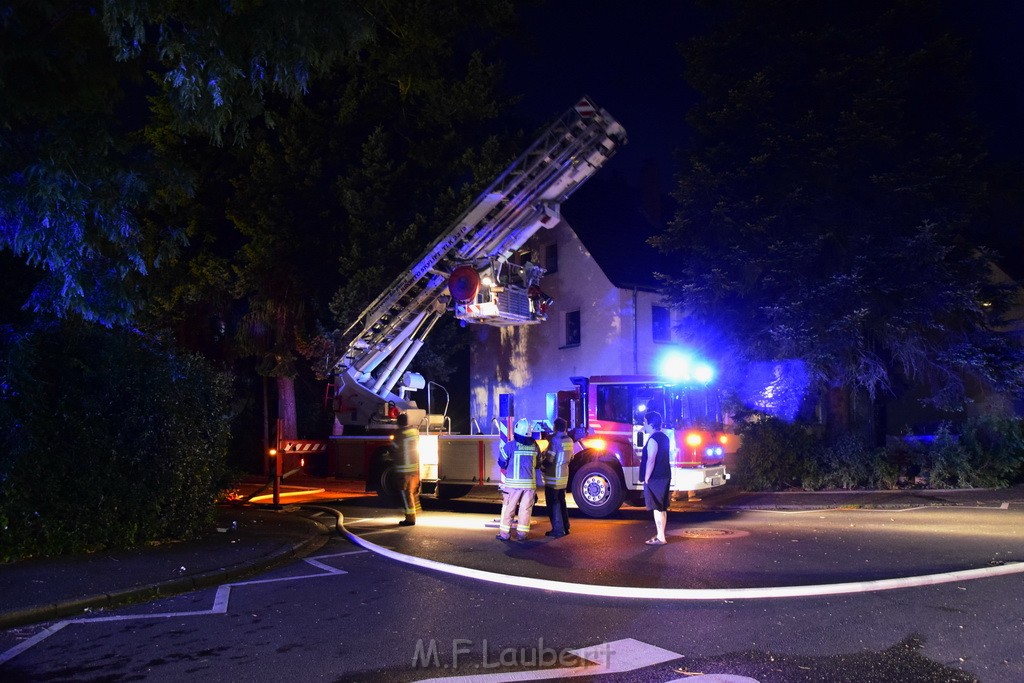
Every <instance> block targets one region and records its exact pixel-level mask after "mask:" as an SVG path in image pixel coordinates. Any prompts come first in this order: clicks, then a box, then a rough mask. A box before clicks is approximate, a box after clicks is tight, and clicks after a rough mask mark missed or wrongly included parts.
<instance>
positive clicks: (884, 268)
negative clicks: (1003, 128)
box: [654, 0, 1024, 421]
mask: <svg viewBox="0 0 1024 683" xmlns="http://www.w3.org/2000/svg"><path fill="white" fill-rule="evenodd" d="M711 6H712V9H713V11H716V12H717V15H716V19H717V23H715V28H714V30H713V31H711V32H710V33H709V34H708V35H706V36H704V37H701V38H698V39H696V40H695V41H693V42H692V43H690V44H689V45H688V46H686V47H685V49H684V55H685V57H686V61H687V67H688V74H687V75H688V79H689V81H690V82H691V84H692V85H693V86H694V88H695V89H696V90H697V91H698V92H699V93H700V95H701V96H702V98H703V101H702V104H701V105H700V106H698V107H697V108H696V109H695V110H694V111H693V112H692V113H691V123H692V124H693V126H694V128H695V130H696V140H695V144H694V146H693V148H692V150H691V151H690V153H689V159H688V163H687V165H686V166H685V167H684V168H683V169H682V171H681V173H680V176H679V185H678V188H677V192H676V194H677V198H678V200H679V202H680V209H679V212H678V214H677V216H676V217H675V219H674V220H673V222H672V223H671V225H670V226H669V227H668V228H667V229H666V230H665V231H664V233H663V234H661V235H660V236H658V237H657V238H655V240H654V242H655V243H656V246H658V247H660V248H661V249H663V250H665V251H667V252H671V253H672V254H673V255H674V256H675V257H676V258H677V261H676V262H677V263H678V270H677V271H675V272H672V273H667V274H666V277H665V282H666V293H667V295H668V296H669V297H670V299H671V300H672V301H673V302H674V303H675V305H676V306H678V307H680V308H682V309H683V310H685V311H686V312H687V313H688V317H687V322H686V323H685V325H684V330H683V331H684V333H685V334H686V335H688V336H689V338H690V339H691V340H694V341H696V342H698V343H705V344H708V345H709V346H712V345H714V346H716V347H717V348H719V349H721V350H722V351H723V357H724V359H734V360H738V361H774V360H781V359H787V358H798V359H802V360H803V361H805V362H806V363H807V365H808V366H809V367H810V369H811V371H812V376H813V378H814V380H815V381H816V385H817V386H818V387H819V388H821V389H832V390H835V389H843V390H846V391H856V390H862V391H864V392H865V393H866V394H867V395H868V396H869V397H871V398H876V397H879V396H884V395H887V394H889V393H891V392H892V391H894V390H895V388H896V387H897V386H898V385H899V384H900V382H901V381H903V380H906V381H913V382H925V383H927V384H928V385H929V386H930V387H931V388H932V391H931V394H930V399H931V401H932V402H933V403H934V404H936V405H940V406H944V407H961V406H962V405H963V403H964V401H965V387H966V383H968V382H971V381H979V382H982V383H984V384H985V385H986V386H994V387H998V388H1003V389H1010V390H1019V389H1020V388H1021V386H1024V385H1022V376H1021V367H1022V366H1021V364H1020V359H1021V355H1020V350H1019V349H1018V348H1017V347H1015V346H1013V345H1012V344H1011V343H1010V342H1009V340H1008V339H1007V338H1006V337H1005V336H1004V335H1002V334H1000V332H999V331H998V328H999V323H1000V320H999V315H1000V314H1001V313H1002V312H1004V311H1005V307H1004V305H1005V302H1006V291H1005V289H1003V288H1000V287H999V286H996V285H994V284H993V283H992V282H991V281H990V279H989V277H988V274H989V264H988V259H989V258H990V254H989V253H988V252H987V251H986V250H985V249H984V247H983V245H982V244H980V243H979V242H978V241H977V240H976V239H975V238H977V236H978V235H979V234H980V232H981V230H980V228H981V227H982V226H979V225H978V224H977V223H976V221H975V218H976V216H977V212H978V209H979V207H980V206H982V205H983V204H984V201H985V190H986V188H985V187H984V185H983V183H982V178H983V177H984V175H983V172H982V171H983V168H984V166H983V163H984V153H983V152H984V150H983V148H982V146H981V143H980V141H979V140H980V138H979V137H978V135H977V134H976V131H975V128H974V126H973V124H972V112H971V111H970V108H969V106H968V98H967V94H968V84H967V82H966V79H965V76H964V74H965V70H964V69H965V65H966V54H965V53H964V52H963V49H962V46H961V45H960V44H959V43H958V41H957V40H956V39H955V38H953V37H952V35H951V34H950V33H949V32H948V30H947V28H946V27H945V26H944V25H943V23H942V20H941V15H940V13H939V12H938V10H937V9H936V8H935V7H934V4H933V3H929V2H923V1H919V0H899V1H897V2H890V1H882V0H868V1H865V2H859V3H818V2H813V1H810V0H769V1H761V0H734V1H732V2H727V3H714V4H712V5H711ZM710 330H715V332H714V333H713V334H712V333H710V332H709V331H710ZM835 417H837V418H838V419H839V420H840V421H842V419H843V417H844V416H842V415H838V416H835Z"/></svg>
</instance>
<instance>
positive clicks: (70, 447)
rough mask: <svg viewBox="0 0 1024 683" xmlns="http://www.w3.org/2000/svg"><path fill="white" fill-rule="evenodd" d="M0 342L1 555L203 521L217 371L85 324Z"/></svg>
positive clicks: (220, 445) (132, 536)
mask: <svg viewBox="0 0 1024 683" xmlns="http://www.w3.org/2000/svg"><path fill="white" fill-rule="evenodd" d="M0 343H2V352H3V355H2V357H0V362H2V366H0V382H2V384H0V390H2V395H0V399H2V402H0V434H2V440H3V447H2V450H0V555H2V557H0V559H2V560H10V559H12V558H17V557H20V556H27V555H53V554H62V553H69V552H78V551H87V550H94V549H99V548H129V547H134V546H138V545H141V544H145V543H148V542H153V541H160V540H165V539H184V538H189V537H193V536H195V535H197V534H198V533H200V532H201V531H204V530H205V529H206V528H207V525H208V523H209V522H210V521H211V516H212V512H213V502H214V500H215V498H216V496H217V494H218V492H219V491H220V490H221V488H222V485H223V484H224V483H225V481H224V478H225V467H224V462H225V455H226V444H227V422H226V420H225V415H226V413H227V406H228V384H227V381H226V378H225V377H224V376H223V375H221V374H218V373H216V372H214V371H212V370H211V369H210V367H209V365H208V364H207V363H206V362H205V361H203V360H202V359H201V358H199V357H197V356H189V355H178V354H176V353H174V352H173V351H170V350H168V349H167V348H166V347H164V346H163V345H162V344H161V343H160V342H158V341H154V340H151V339H147V338H144V337H142V336H140V335H138V334H131V333H115V332H111V331H110V330H107V329H105V328H102V327H99V326H94V325H89V324H84V323H74V322H65V323H60V324H54V325H50V326H48V327H45V328H41V329H37V330H34V331H32V332H28V333H22V334H15V333H14V332H12V331H11V330H7V331H6V333H5V334H4V335H3V338H2V340H0Z"/></svg>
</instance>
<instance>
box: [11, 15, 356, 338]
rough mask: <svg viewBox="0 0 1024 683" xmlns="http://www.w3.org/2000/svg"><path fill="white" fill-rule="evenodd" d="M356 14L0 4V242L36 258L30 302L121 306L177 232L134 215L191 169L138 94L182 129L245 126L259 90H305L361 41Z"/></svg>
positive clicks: (68, 309) (59, 311)
mask: <svg viewBox="0 0 1024 683" xmlns="http://www.w3.org/2000/svg"><path fill="white" fill-rule="evenodd" d="M362 26H363V25H362V23H361V21H360V16H359V14H358V13H357V6H356V5H355V3H350V2H340V1H334V0H320V1H308V0H281V1H280V2H241V3H238V2H236V3H220V2H215V1H214V0H206V1H204V2H199V3H195V2H164V1H162V0H148V1H143V2H128V1H127V0H102V1H101V2H90V1H88V0H82V1H80V2H63V1H60V0H39V1H38V2H36V1H32V2H28V1H18V2H13V3H8V4H6V5H5V6H4V7H3V9H2V11H0V42H2V44H3V46H4V48H3V51H2V54H0V88H2V90H3V93H4V97H3V98H0V131H2V137H0V248H4V249H9V250H11V251H12V252H13V253H14V254H15V255H16V256H18V257H19V258H22V259H24V260H25V261H26V262H27V263H29V264H30V265H32V266H34V267H35V268H36V269H37V272H38V275H39V281H38V286H37V287H36V288H35V290H34V291H33V293H32V295H31V297H30V298H29V301H28V306H29V307H31V308H32V309H34V310H36V311H38V312H45V313H52V314H56V315H61V316H62V315H66V314H69V313H71V314H77V315H81V316H82V317H84V318H86V319H88V320H94V321H98V322H101V323H104V324H108V325H111V324H116V323H122V322H126V321H128V320H130V319H131V318H132V316H133V315H134V313H135V312H136V308H137V303H138V302H137V300H136V298H135V297H134V296H133V293H132V288H131V287H130V286H129V283H128V280H129V279H130V278H129V276H130V275H131V274H134V273H138V274H145V273H147V272H149V271H150V270H151V269H152V267H153V266H154V265H157V264H158V263H159V261H158V260H157V259H156V256H158V255H160V254H164V253H166V252H167V250H168V248H170V247H173V246H174V245H175V244H178V243H180V242H181V240H182V239H183V235H182V233H181V231H180V229H179V226H174V225H165V226H160V227H159V229H158V230H155V231H145V230H143V229H142V227H141V226H140V224H139V214H140V213H141V212H142V211H143V210H145V208H146V206H147V204H148V202H149V201H150V200H151V199H152V198H153V197H154V196H156V195H157V194H158V193H159V191H160V190H159V189H158V188H165V187H168V186H174V185H177V184H178V183H180V182H182V181H183V180H187V178H184V177H183V176H181V174H179V173H176V172H174V169H168V168H166V167H162V166H160V165H159V164H157V163H155V158H154V156H153V155H152V150H150V149H149V148H147V146H146V145H145V143H144V139H142V138H141V137H140V136H139V135H138V132H139V131H140V130H141V128H142V126H143V125H144V123H145V121H146V118H147V116H148V114H147V104H146V97H147V96H153V97H154V98H159V96H161V95H162V96H163V102H164V103H165V104H166V106H167V110H168V111H169V112H170V113H171V114H172V117H173V122H174V125H175V127H176V129H177V130H179V131H185V130H192V131H200V132H201V133H202V134H204V135H207V136H209V137H210V138H211V139H213V140H214V141H218V142H219V141H220V140H221V139H222V137H223V135H224V133H225V132H228V131H230V132H231V133H232V136H233V139H238V140H240V139H244V137H245V136H246V134H247V131H248V124H249V121H250V119H252V118H254V117H256V116H258V115H260V114H262V113H264V109H263V106H262V105H263V102H264V100H265V98H266V97H267V96H268V95H270V94H274V93H279V94H280V95H281V96H282V97H286V98H294V97H296V96H298V95H300V94H301V93H303V92H304V91H305V89H306V88H307V87H308V83H309V81H310V79H311V78H313V77H315V76H316V75H317V74H321V73H326V72H327V71H329V70H330V69H331V68H333V66H334V65H335V64H336V62H337V60H338V59H340V58H341V57H342V56H343V55H344V54H346V53H348V52H350V51H351V49H352V48H353V47H354V46H356V45H359V44H361V42H362V41H363V40H364V39H365V38H366V32H365V30H364V29H363V28H362ZM148 37H154V38H155V40H154V42H150V41H149V40H147V38H148ZM146 70H151V71H152V72H153V73H155V75H156V78H155V81H156V84H157V87H156V88H154V87H153V86H152V85H151V84H150V82H149V81H147V80H146V79H145V77H144V73H145V71H146ZM180 191H182V192H188V191H190V188H189V187H188V186H187V185H186V186H183V187H181V189H180Z"/></svg>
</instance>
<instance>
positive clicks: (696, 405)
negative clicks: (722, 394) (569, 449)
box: [596, 383, 722, 429]
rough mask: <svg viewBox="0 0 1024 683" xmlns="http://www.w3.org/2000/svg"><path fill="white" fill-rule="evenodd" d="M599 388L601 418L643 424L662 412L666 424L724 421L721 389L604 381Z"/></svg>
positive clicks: (679, 425) (680, 426)
mask: <svg viewBox="0 0 1024 683" xmlns="http://www.w3.org/2000/svg"><path fill="white" fill-rule="evenodd" d="M596 389H597V406H596V408H597V411H596V412H597V419H599V420H603V421H611V422H620V423H624V424H642V423H643V421H644V415H646V414H647V412H648V411H652V410H654V411H657V412H658V413H661V416H662V419H663V421H664V424H665V426H666V427H670V428H673V429H690V428H698V427H699V428H703V429H715V428H716V427H717V426H718V425H720V424H721V422H722V417H721V409H720V407H719V401H718V392H717V391H715V389H714V388H711V387H706V386H700V387H689V386H682V385H665V384H659V383H653V384H603V385H600V386H598V387H596Z"/></svg>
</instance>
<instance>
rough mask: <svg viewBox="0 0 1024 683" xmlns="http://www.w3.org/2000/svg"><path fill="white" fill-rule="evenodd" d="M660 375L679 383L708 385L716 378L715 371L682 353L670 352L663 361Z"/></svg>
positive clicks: (706, 364) (660, 366)
mask: <svg viewBox="0 0 1024 683" xmlns="http://www.w3.org/2000/svg"><path fill="white" fill-rule="evenodd" d="M659 374H660V375H663V376H665V377H667V378H668V379H671V380H674V381H677V382H698V383H700V384H707V383H708V382H710V381H711V380H712V379H714V378H715V369H714V368H713V367H711V366H710V365H709V364H708V363H705V362H703V361H699V360H696V359H694V358H693V357H691V356H690V355H688V354H685V353H682V352H680V351H670V352H669V353H667V354H665V356H664V358H662V359H661V363H660V365H659Z"/></svg>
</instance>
